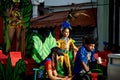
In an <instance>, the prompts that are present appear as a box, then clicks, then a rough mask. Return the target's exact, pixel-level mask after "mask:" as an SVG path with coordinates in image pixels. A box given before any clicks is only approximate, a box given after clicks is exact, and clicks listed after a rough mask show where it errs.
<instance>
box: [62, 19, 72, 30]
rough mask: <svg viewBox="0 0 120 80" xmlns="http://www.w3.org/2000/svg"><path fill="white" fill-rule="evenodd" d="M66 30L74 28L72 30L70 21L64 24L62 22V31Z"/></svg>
mask: <svg viewBox="0 0 120 80" xmlns="http://www.w3.org/2000/svg"><path fill="white" fill-rule="evenodd" d="M64 28H69V29H72V28H71V24H70V22H69V21H63V22H62V27H61V31H62V30H63V29H64Z"/></svg>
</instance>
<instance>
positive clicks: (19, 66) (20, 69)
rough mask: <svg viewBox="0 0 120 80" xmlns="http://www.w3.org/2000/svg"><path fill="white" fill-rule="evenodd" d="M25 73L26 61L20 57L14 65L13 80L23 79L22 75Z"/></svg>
mask: <svg viewBox="0 0 120 80" xmlns="http://www.w3.org/2000/svg"><path fill="white" fill-rule="evenodd" d="M25 73H26V65H25V62H24V60H22V59H20V60H19V61H18V62H17V63H16V65H15V67H14V71H13V76H12V77H13V78H12V80H21V75H22V74H25ZM24 76H25V75H24Z"/></svg>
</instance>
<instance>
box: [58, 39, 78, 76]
mask: <svg viewBox="0 0 120 80" xmlns="http://www.w3.org/2000/svg"><path fill="white" fill-rule="evenodd" d="M57 43H58V47H59V48H61V49H62V50H63V52H64V56H60V62H61V66H62V67H63V62H65V65H66V67H67V71H68V76H72V71H71V64H70V59H69V55H68V53H69V50H70V49H71V48H73V49H75V50H78V48H77V47H76V46H75V45H74V43H73V40H72V39H71V38H67V37H62V38H61V39H59V40H58V41H57Z"/></svg>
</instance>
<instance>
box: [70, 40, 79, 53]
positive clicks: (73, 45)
mask: <svg viewBox="0 0 120 80" xmlns="http://www.w3.org/2000/svg"><path fill="white" fill-rule="evenodd" d="M70 40H71V45H72V47H73V48H74V49H75V50H77V51H78V48H77V47H76V46H75V44H74V42H73V40H72V39H70Z"/></svg>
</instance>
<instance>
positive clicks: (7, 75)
mask: <svg viewBox="0 0 120 80" xmlns="http://www.w3.org/2000/svg"><path fill="white" fill-rule="evenodd" d="M10 75H12V64H11V58H10V56H8V59H7V63H6V72H5V80H11V79H12V76H10Z"/></svg>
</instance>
